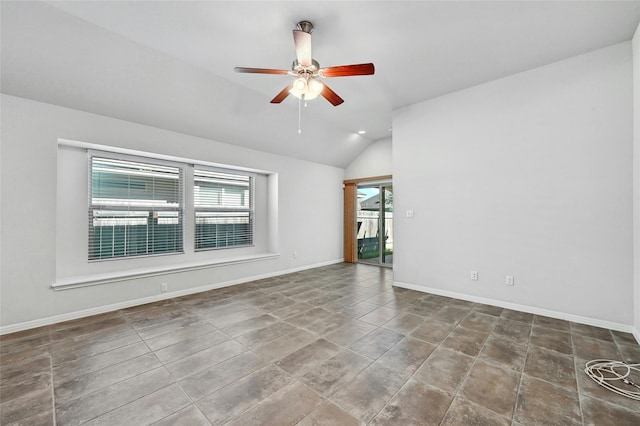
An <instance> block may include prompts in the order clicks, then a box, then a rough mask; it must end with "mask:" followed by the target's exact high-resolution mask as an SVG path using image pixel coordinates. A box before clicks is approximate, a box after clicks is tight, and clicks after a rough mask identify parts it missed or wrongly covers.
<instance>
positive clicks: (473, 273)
mask: <svg viewBox="0 0 640 426" xmlns="http://www.w3.org/2000/svg"><path fill="white" fill-rule="evenodd" d="M470 278H471V280H472V281H478V271H471V275H470Z"/></svg>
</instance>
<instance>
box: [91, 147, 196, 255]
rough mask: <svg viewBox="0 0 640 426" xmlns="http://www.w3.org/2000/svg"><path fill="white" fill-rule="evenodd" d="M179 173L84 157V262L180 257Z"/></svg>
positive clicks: (150, 163) (155, 165)
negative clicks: (86, 175)
mask: <svg viewBox="0 0 640 426" xmlns="http://www.w3.org/2000/svg"><path fill="white" fill-rule="evenodd" d="M183 186H184V185H183V172H182V169H181V168H180V167H178V166H177V165H167V164H161V163H160V162H155V161H154V160H152V159H145V158H140V159H137V158H136V159H132V158H129V157H127V158H124V157H117V156H114V157H111V156H107V155H104V153H100V154H96V153H92V152H90V153H89V201H90V203H89V260H101V259H112V258H122V257H131V256H147V255H155V254H165V253H182V252H183V235H182V234H183V232H182V230H183V221H182V218H183V199H184V198H183Z"/></svg>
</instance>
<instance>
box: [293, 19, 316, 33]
mask: <svg viewBox="0 0 640 426" xmlns="http://www.w3.org/2000/svg"><path fill="white" fill-rule="evenodd" d="M296 29H298V30H300V31H304V32H305V33H309V34H311V33H312V32H313V24H312V23H311V22H309V21H300V22H298V25H296Z"/></svg>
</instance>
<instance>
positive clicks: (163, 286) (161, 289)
mask: <svg viewBox="0 0 640 426" xmlns="http://www.w3.org/2000/svg"><path fill="white" fill-rule="evenodd" d="M160 291H161V292H162V293H165V292H166V291H167V283H162V284H160Z"/></svg>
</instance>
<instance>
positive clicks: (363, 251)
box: [356, 184, 393, 266]
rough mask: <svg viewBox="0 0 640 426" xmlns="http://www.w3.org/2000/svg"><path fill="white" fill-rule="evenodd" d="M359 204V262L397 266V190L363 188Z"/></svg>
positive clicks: (374, 187) (364, 186)
mask: <svg viewBox="0 0 640 426" xmlns="http://www.w3.org/2000/svg"><path fill="white" fill-rule="evenodd" d="M357 193H358V203H357V231H356V232H357V241H358V249H357V250H358V261H360V262H364V263H374V264H380V265H388V266H390V265H391V264H392V263H393V191H392V186H391V184H375V185H371V184H369V185H366V184H364V185H359V186H358V192H357Z"/></svg>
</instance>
